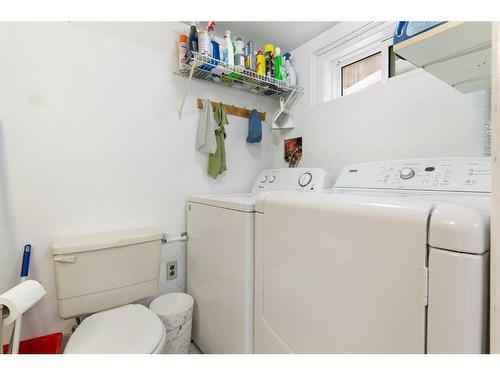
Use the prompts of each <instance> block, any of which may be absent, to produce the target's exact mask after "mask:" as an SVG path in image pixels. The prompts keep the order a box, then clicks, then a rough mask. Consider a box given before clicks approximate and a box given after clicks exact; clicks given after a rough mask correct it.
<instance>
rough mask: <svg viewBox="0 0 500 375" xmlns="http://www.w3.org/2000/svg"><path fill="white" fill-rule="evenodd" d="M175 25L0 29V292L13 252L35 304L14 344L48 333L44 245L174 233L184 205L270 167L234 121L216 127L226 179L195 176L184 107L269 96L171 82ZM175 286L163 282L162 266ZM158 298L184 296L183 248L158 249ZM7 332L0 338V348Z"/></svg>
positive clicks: (9, 280) (245, 183) (244, 184)
mask: <svg viewBox="0 0 500 375" xmlns="http://www.w3.org/2000/svg"><path fill="white" fill-rule="evenodd" d="M186 31H187V26H186V25H184V24H181V23H152V22H148V23H0V83H1V84H0V193H1V195H0V209H1V212H0V293H1V292H3V291H5V290H6V289H8V288H10V287H13V286H14V285H15V284H16V283H17V282H18V277H19V276H18V275H19V269H20V262H21V250H22V247H23V245H24V244H26V243H31V244H32V245H33V255H32V263H31V272H30V276H31V277H32V278H33V279H36V280H38V281H40V282H41V283H42V284H43V286H44V287H45V289H46V290H47V295H46V296H45V297H44V298H43V299H42V301H41V302H40V303H39V304H37V305H36V306H35V307H33V308H32V309H31V310H30V311H29V312H28V313H27V314H26V319H25V320H24V321H23V332H22V336H23V337H31V336H36V335H40V334H45V333H48V332H53V331H57V330H62V331H64V332H66V333H67V332H69V330H70V328H71V326H72V324H73V321H72V320H67V321H65V320H61V319H59V318H58V315H57V308H56V295H55V286H54V275H53V267H52V261H51V256H50V255H49V245H50V243H51V241H52V240H53V239H55V238H57V237H61V236H66V235H72V234H80V233H91V232H101V231H108V230H120V229H128V228H134V227H148V226H153V227H157V228H158V229H160V230H161V231H163V232H166V233H173V234H177V233H180V232H183V231H184V230H185V229H186V225H185V201H186V196H188V195H190V194H197V193H218V192H220V193H223V192H242V191H248V190H249V189H250V188H251V185H252V183H253V179H254V178H255V176H256V175H257V174H258V172H259V171H261V170H262V169H266V168H270V167H272V165H273V148H275V146H274V145H273V143H272V142H271V136H270V133H269V132H268V131H265V132H264V137H263V141H262V142H261V143H260V144H247V143H246V142H245V138H246V133H247V129H248V120H247V119H243V118H239V117H233V116H229V122H230V125H229V126H227V141H226V147H227V157H228V171H227V172H226V173H225V174H224V175H223V176H221V177H219V178H218V179H217V180H214V179H212V178H211V177H209V176H208V175H207V173H206V168H207V156H206V155H203V154H200V153H199V152H197V151H196V150H195V147H194V141H195V132H196V125H197V119H198V109H196V105H195V100H196V99H197V98H198V97H200V98H210V99H212V100H217V101H222V102H226V103H228V104H235V105H238V106H244V107H247V108H254V107H255V108H257V109H258V110H259V111H264V112H267V113H268V115H270V114H271V113H272V112H273V111H275V110H276V103H275V102H273V101H271V100H270V99H266V98H261V97H257V96H253V95H251V94H246V93H242V92H238V91H237V90H229V89H227V88H223V87H217V86H216V85H211V84H209V83H205V82H196V81H193V83H192V87H191V90H190V93H189V96H188V98H187V102H186V105H185V109H184V114H183V117H182V119H179V118H178V116H177V108H178V106H179V103H180V101H181V96H182V94H183V93H184V89H185V85H186V79H182V78H181V77H179V76H177V75H174V74H173V72H175V71H176V67H177V40H178V34H180V33H182V32H184V33H185V32H186ZM167 260H178V262H179V264H178V266H179V276H178V278H177V279H176V280H173V281H169V282H168V283H167V282H165V262H166V261H167ZM161 280H162V281H161V291H162V292H165V291H183V290H184V289H185V243H172V244H169V245H165V246H163V249H162V275H161ZM9 333H10V331H9V330H8V331H7V332H6V335H5V337H6V336H7V335H8V334H9Z"/></svg>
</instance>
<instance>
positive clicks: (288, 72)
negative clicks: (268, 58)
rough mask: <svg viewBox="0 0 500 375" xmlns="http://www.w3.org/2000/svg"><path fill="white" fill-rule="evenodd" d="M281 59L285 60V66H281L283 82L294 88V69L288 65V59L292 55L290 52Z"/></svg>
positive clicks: (295, 82) (295, 79) (295, 80)
mask: <svg viewBox="0 0 500 375" xmlns="http://www.w3.org/2000/svg"><path fill="white" fill-rule="evenodd" d="M283 57H284V58H285V65H284V66H283V71H284V73H285V80H286V82H287V83H288V84H289V85H292V86H295V85H296V84H297V75H296V74H295V69H294V68H293V67H292V64H291V63H290V57H292V55H291V54H290V52H287V53H285V54H284V55H283Z"/></svg>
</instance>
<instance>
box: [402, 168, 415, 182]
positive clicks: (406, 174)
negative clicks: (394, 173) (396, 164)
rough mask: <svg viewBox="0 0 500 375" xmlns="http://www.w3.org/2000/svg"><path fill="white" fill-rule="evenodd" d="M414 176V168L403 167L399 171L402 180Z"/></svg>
mask: <svg viewBox="0 0 500 375" xmlns="http://www.w3.org/2000/svg"><path fill="white" fill-rule="evenodd" d="M413 176H415V170H414V169H413V168H403V169H401V171H400V172H399V177H401V178H402V179H403V180H408V179H410V178H412V177H413Z"/></svg>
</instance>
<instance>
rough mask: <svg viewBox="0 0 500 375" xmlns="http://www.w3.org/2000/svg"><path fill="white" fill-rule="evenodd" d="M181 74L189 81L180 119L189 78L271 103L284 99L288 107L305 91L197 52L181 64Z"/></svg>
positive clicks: (282, 81) (180, 114)
mask: <svg viewBox="0 0 500 375" xmlns="http://www.w3.org/2000/svg"><path fill="white" fill-rule="evenodd" d="M180 74H181V75H182V76H186V77H189V80H188V83H187V89H186V93H185V95H184V99H183V101H182V103H181V106H180V108H179V116H182V108H183V106H184V102H185V100H186V97H187V94H188V91H189V85H190V82H191V79H192V78H196V79H200V80H204V81H208V82H212V83H215V84H218V85H221V86H226V87H229V88H235V89H239V90H243V91H247V92H250V93H253V94H256V95H260V96H264V97H269V98H273V99H279V98H281V97H286V98H287V100H286V102H287V106H288V105H291V104H293V102H294V101H295V99H296V98H297V97H298V96H300V95H302V94H303V92H304V89H303V88H302V87H300V86H297V85H290V84H289V83H288V82H286V81H284V80H278V79H275V78H271V77H266V76H262V75H260V74H257V73H256V72H254V71H252V70H248V69H244V68H242V67H239V66H234V65H228V64H226V63H224V62H223V61H221V60H217V59H214V58H211V57H210V56H205V55H201V54H199V53H198V52H193V53H192V56H191V57H190V58H189V59H188V60H187V61H186V63H184V64H182V66H181V67H180Z"/></svg>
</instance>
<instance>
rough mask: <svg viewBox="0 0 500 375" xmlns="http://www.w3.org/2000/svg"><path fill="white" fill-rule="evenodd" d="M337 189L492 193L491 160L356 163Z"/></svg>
mask: <svg viewBox="0 0 500 375" xmlns="http://www.w3.org/2000/svg"><path fill="white" fill-rule="evenodd" d="M334 188H364V189H399V190H432V191H436V190H437V191H464V192H491V159H490V158H443V159H411V160H392V161H386V162H376V163H365V164H356V165H351V166H349V167H347V168H344V170H343V171H342V173H341V174H340V176H339V178H338V179H337V181H336V182H335V185H334Z"/></svg>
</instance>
